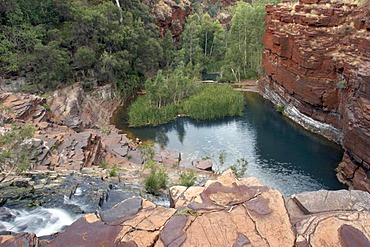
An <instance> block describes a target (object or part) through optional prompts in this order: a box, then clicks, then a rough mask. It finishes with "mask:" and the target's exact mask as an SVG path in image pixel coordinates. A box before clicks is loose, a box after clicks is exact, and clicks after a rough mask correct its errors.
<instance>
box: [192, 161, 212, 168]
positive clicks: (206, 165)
mask: <svg viewBox="0 0 370 247" xmlns="http://www.w3.org/2000/svg"><path fill="white" fill-rule="evenodd" d="M192 165H193V166H194V167H196V168H198V169H200V170H205V171H212V166H213V162H212V160H211V159H206V160H193V162H192Z"/></svg>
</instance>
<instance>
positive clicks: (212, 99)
mask: <svg viewBox="0 0 370 247" xmlns="http://www.w3.org/2000/svg"><path fill="white" fill-rule="evenodd" d="M243 108H244V99H243V95H242V94H241V93H240V92H238V91H235V90H234V89H233V88H232V87H231V86H228V85H215V84H210V85H204V86H203V89H202V90H201V91H200V93H199V94H196V95H194V96H191V97H190V98H189V99H188V100H186V101H184V102H183V111H184V113H185V114H187V115H189V116H190V117H193V118H195V119H216V118H222V117H226V116H239V115H241V114H242V111H243Z"/></svg>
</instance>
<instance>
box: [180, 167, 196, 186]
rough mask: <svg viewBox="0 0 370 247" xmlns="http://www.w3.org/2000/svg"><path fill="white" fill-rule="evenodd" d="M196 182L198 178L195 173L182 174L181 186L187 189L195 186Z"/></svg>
mask: <svg viewBox="0 0 370 247" xmlns="http://www.w3.org/2000/svg"><path fill="white" fill-rule="evenodd" d="M196 180H197V177H196V175H195V173H194V171H189V172H181V173H180V181H179V184H180V185H181V186H186V187H190V186H193V185H194V184H195V182H196Z"/></svg>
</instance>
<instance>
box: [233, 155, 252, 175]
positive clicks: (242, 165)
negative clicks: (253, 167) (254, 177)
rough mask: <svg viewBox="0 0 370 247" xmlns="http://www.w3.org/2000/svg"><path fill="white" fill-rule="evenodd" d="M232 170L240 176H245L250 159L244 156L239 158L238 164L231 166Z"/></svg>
mask: <svg viewBox="0 0 370 247" xmlns="http://www.w3.org/2000/svg"><path fill="white" fill-rule="evenodd" d="M230 168H231V170H232V171H233V172H234V174H235V176H236V177H238V178H241V177H244V175H245V172H246V171H247V168H248V161H247V160H246V159H244V158H241V159H238V160H237V161H236V164H234V165H232V166H230Z"/></svg>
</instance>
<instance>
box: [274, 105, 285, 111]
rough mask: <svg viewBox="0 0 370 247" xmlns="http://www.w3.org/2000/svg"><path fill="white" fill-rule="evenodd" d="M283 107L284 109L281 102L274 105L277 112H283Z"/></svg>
mask: <svg viewBox="0 0 370 247" xmlns="http://www.w3.org/2000/svg"><path fill="white" fill-rule="evenodd" d="M284 109H285V106H284V105H283V104H281V103H279V104H276V105H275V110H276V111H277V112H280V113H282V112H284Z"/></svg>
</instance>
